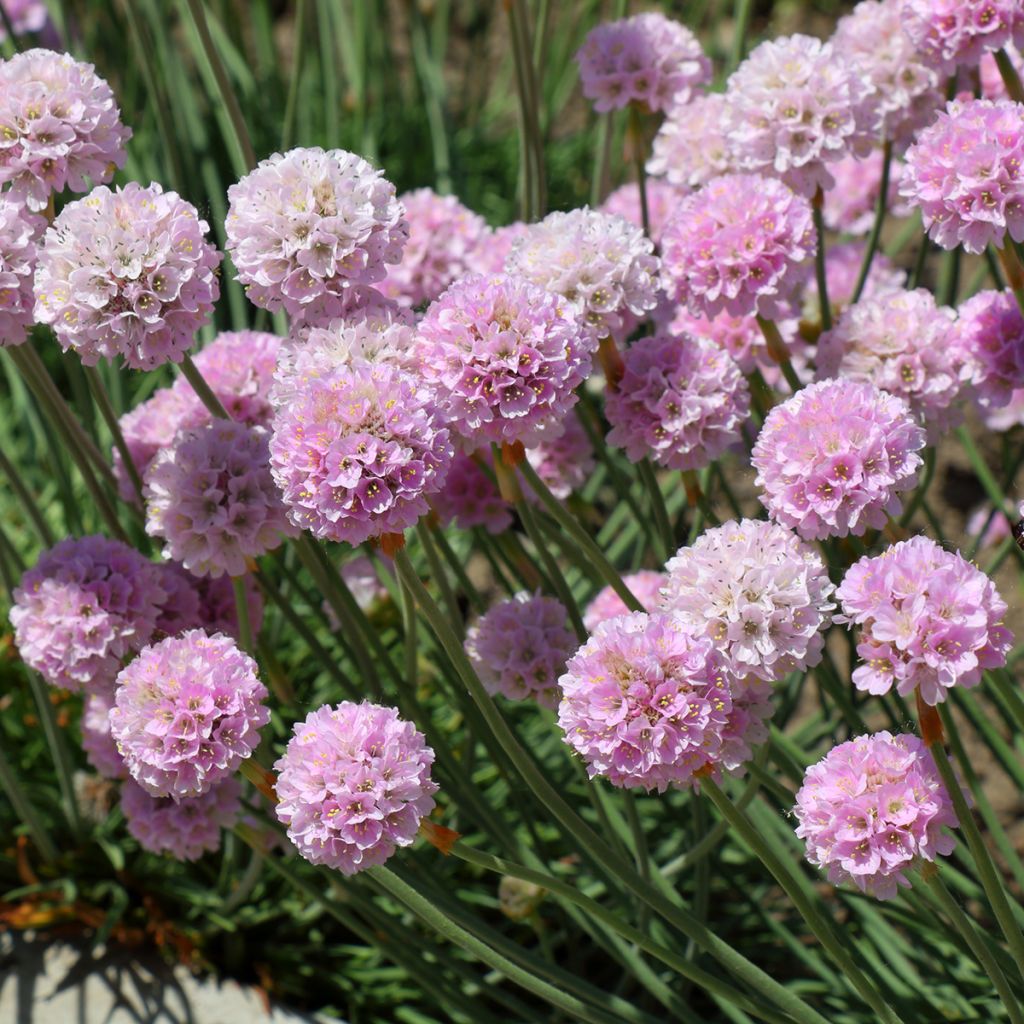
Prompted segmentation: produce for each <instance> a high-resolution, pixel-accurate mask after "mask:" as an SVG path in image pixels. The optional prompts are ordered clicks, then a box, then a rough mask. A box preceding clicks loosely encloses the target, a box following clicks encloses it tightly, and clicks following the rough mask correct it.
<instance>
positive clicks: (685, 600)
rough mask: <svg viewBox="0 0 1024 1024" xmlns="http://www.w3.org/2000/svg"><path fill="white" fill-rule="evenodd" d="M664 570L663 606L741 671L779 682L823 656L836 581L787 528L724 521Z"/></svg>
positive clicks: (740, 673)
mask: <svg viewBox="0 0 1024 1024" xmlns="http://www.w3.org/2000/svg"><path fill="white" fill-rule="evenodd" d="M665 570H666V574H667V576H666V580H665V585H664V587H663V588H662V591H661V600H660V602H659V607H660V608H661V609H662V610H663V611H666V612H670V613H671V614H672V615H675V616H676V617H677V618H678V619H679V620H680V621H681V622H682V623H683V624H684V625H685V626H686V627H687V628H689V629H691V630H693V632H694V633H696V634H698V635H701V636H706V637H707V638H708V639H709V640H711V641H713V642H714V644H715V646H716V648H717V650H718V651H719V653H720V654H721V655H722V656H723V658H725V660H726V664H727V666H728V668H729V670H730V671H731V672H732V673H734V674H735V675H737V676H739V677H743V676H748V675H754V676H757V677H758V678H759V679H764V680H767V681H768V682H773V681H776V680H779V679H781V678H782V677H783V676H785V675H786V674H787V673H789V672H794V671H796V670H798V669H807V668H812V667H813V666H815V665H817V664H818V663H819V662H820V661H821V652H822V649H823V647H824V637H823V636H822V630H823V629H825V628H827V627H828V625H829V623H830V622H831V621H832V616H831V614H830V613H831V611H832V609H833V608H835V605H834V604H833V603H832V602H831V601H830V598H831V596H832V592H833V591H834V590H835V587H834V586H833V585H832V583H831V582H830V580H829V578H828V568H827V567H826V565H825V563H824V561H822V558H821V555H819V554H818V552H817V551H816V550H815V549H814V548H813V547H812V546H811V545H810V544H808V543H807V542H806V541H802V540H800V538H799V537H797V536H796V535H795V534H793V533H792V532H791V531H790V530H787V529H786V528H785V527H784V526H779V524H778V523H773V522H766V521H765V520H752V519H741V520H740V521H739V522H729V523H725V524H724V525H723V526H719V527H716V528H715V529H713V530H708V531H706V532H705V533H703V534H701V536H700V537H698V538H697V540H696V542H695V543H694V544H692V545H691V546H690V547H687V548H680V549H679V551H678V552H676V555H675V557H674V558H671V559H670V560H669V562H668V564H667V565H666V566H665Z"/></svg>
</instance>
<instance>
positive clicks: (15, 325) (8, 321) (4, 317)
mask: <svg viewBox="0 0 1024 1024" xmlns="http://www.w3.org/2000/svg"><path fill="white" fill-rule="evenodd" d="M44 223H45V221H44V220H43V219H42V218H41V217H36V216H34V215H33V214H31V213H30V212H29V211H28V210H27V209H26V208H25V207H24V206H22V204H21V203H17V202H15V201H14V200H13V199H10V198H9V197H8V196H7V195H6V194H3V195H0V348H9V347H11V346H12V345H20V344H21V343H22V342H23V341H24V340H25V338H26V336H27V334H28V332H29V329H30V328H31V327H32V323H33V319H34V317H33V313H32V307H33V305H34V303H35V297H34V296H33V294H32V275H33V274H34V273H35V266H36V241H37V238H38V235H39V231H40V229H41V228H42V226H43V224H44Z"/></svg>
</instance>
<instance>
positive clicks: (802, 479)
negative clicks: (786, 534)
mask: <svg viewBox="0 0 1024 1024" xmlns="http://www.w3.org/2000/svg"><path fill="white" fill-rule="evenodd" d="M924 445H925V434H924V431H923V430H922V429H921V428H920V427H919V426H918V425H917V424H916V423H915V422H914V419H913V417H912V416H911V414H910V410H909V409H908V408H907V404H906V402H904V401H903V399H901V398H897V397H895V396H894V395H890V394H887V393H886V392H884V391H881V390H879V389H878V388H876V387H875V386H874V385H873V384H870V383H868V382H867V381H853V380H824V381H819V382H818V383H816V384H810V385H808V386H807V387H805V388H803V389H802V390H800V391H798V392H797V393H796V394H795V395H793V397H792V398H789V399H787V400H786V401H785V402H783V403H782V404H781V405H777V406H776V407H775V408H774V409H772V411H771V412H770V413H769V414H768V415H767V417H766V418H765V421H764V426H763V427H762V428H761V433H760V434H759V435H758V438H757V442H756V443H755V445H754V450H753V454H752V458H751V462H752V463H753V465H754V468H755V469H756V470H757V478H756V480H755V483H756V484H757V486H758V487H761V488H762V489H763V493H762V494H761V503H762V504H763V505H764V506H765V508H767V509H768V512H769V514H770V515H771V516H772V518H774V519H775V520H777V521H778V522H780V523H782V525H783V526H788V527H790V528H792V529H794V530H796V532H797V533H799V534H800V536H801V537H803V538H804V539H805V540H823V539H824V538H825V537H845V536H847V534H850V533H852V534H854V535H856V536H860V535H862V534H863V533H864V531H865V530H866V529H868V528H869V527H871V528H874V529H881V528H882V527H883V526H885V524H886V521H887V520H886V516H887V515H889V516H896V515H899V513H900V511H901V510H902V508H903V506H902V504H901V502H900V498H899V495H900V492H902V491H907V490H910V489H911V488H912V487H914V486H916V484H917V471H918V469H919V468H920V467H921V465H922V459H921V456H920V455H918V452H919V451H920V450H921V449H922V448H923V447H924Z"/></svg>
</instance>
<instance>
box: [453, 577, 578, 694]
mask: <svg viewBox="0 0 1024 1024" xmlns="http://www.w3.org/2000/svg"><path fill="white" fill-rule="evenodd" d="M465 646H466V654H468V655H469V660H470V661H471V662H472V663H473V667H474V668H475V669H476V672H477V674H478V675H479V676H480V681H481V682H482V683H483V684H484V688H485V689H486V690H487V692H488V693H490V694H492V695H493V694H498V693H500V694H502V695H503V696H505V697H508V699H509V700H535V701H536V702H537V703H538V704H540V706H541V707H545V708H551V709H552V710H554V709H555V708H557V707H558V698H559V693H558V677H559V676H560V675H561V674H562V673H563V672H564V671H565V664H566V662H567V661H568V660H569V657H570V656H571V655H572V654H573V652H574V651H575V650H576V648H577V647H579V643H578V642H577V640H576V635H575V633H573V631H572V630H571V629H570V628H569V615H568V613H567V612H566V610H565V608H564V607H563V606H562V605H561V604H560V603H559V602H558V601H556V600H554V598H551V597H542V596H541V595H540V594H539V593H537V594H527V593H521V594H516V596H515V597H513V598H511V599H510V600H508V601H501V602H499V603H498V604H496V605H494V607H493V608H491V609H490V610H489V611H488V612H487V613H486V614H485V615H482V616H481V617H480V618H479V619H478V620H477V621H476V622H475V623H474V624H473V625H472V626H470V627H469V632H468V633H467V634H466V644H465Z"/></svg>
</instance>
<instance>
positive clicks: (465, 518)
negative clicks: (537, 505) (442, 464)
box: [430, 452, 525, 534]
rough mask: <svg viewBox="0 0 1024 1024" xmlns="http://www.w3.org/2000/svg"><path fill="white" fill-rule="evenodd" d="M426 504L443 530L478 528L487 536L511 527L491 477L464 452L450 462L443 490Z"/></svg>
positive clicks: (505, 504) (506, 503)
mask: <svg viewBox="0 0 1024 1024" xmlns="http://www.w3.org/2000/svg"><path fill="white" fill-rule="evenodd" d="M524 493H525V491H524ZM430 504H431V505H432V506H433V508H434V511H435V512H436V513H437V514H438V516H439V517H440V519H441V523H442V525H444V526H448V525H450V524H451V523H454V524H455V525H456V526H457V527H458V528H459V529H460V530H471V529H472V528H473V527H474V526H482V527H483V528H484V529H485V530H486V531H487V532H488V533H494V534H498V533H501V532H502V531H504V530H507V529H508V528H509V527H510V526H511V525H512V512H511V510H510V508H509V505H508V502H506V501H505V499H504V498H502V496H501V494H499V493H498V485H497V483H496V482H495V480H494V477H493V476H492V475H490V474H489V473H488V472H487V470H485V469H484V468H483V467H482V466H481V465H480V463H479V462H478V461H477V459H476V458H475V457H474V456H472V455H469V454H467V453H465V452H460V453H459V454H457V455H456V456H455V458H454V459H453V460H452V468H451V469H450V470H449V471H448V477H447V479H446V480H445V482H444V487H442V488H441V489H440V490H439V491H438V492H437V493H436V494H435V495H433V496H432V497H431V499H430Z"/></svg>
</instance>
